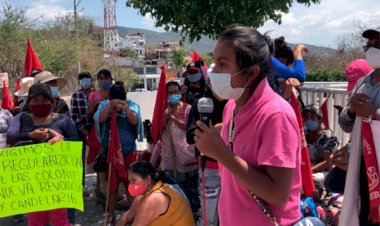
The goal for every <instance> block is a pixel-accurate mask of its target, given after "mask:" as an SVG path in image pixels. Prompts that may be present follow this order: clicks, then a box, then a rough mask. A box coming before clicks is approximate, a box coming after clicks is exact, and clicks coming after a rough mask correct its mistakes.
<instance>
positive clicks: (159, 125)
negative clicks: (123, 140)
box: [152, 66, 168, 143]
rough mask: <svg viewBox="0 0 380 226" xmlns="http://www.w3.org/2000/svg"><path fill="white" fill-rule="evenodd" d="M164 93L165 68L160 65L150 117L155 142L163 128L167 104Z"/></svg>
mask: <svg viewBox="0 0 380 226" xmlns="http://www.w3.org/2000/svg"><path fill="white" fill-rule="evenodd" d="M167 98H168V97H167V93H166V68H165V66H161V76H160V82H159V83H158V90H157V97H156V103H155V105H154V113H153V119H152V138H153V141H154V142H155V143H156V142H157V141H158V140H159V139H160V134H161V132H162V130H163V129H164V122H163V118H164V112H165V108H166V104H167V102H168V101H167Z"/></svg>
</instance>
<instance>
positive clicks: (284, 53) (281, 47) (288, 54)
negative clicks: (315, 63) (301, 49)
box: [274, 36, 294, 65]
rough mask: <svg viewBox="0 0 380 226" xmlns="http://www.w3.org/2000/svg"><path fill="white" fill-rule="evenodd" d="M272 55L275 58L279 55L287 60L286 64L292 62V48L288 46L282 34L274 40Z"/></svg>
mask: <svg viewBox="0 0 380 226" xmlns="http://www.w3.org/2000/svg"><path fill="white" fill-rule="evenodd" d="M274 57H276V58H277V59H278V58H280V57H282V58H285V59H286V60H287V63H286V65H289V64H292V63H293V62H294V54H293V50H292V49H291V48H290V47H288V44H287V43H286V42H285V38H284V36H281V37H279V38H276V39H275V40H274Z"/></svg>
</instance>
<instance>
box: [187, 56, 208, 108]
mask: <svg viewBox="0 0 380 226" xmlns="http://www.w3.org/2000/svg"><path fill="white" fill-rule="evenodd" d="M202 66H203V61H197V62H195V63H194V62H192V63H189V64H188V65H187V67H186V79H185V82H184V85H185V86H184V87H185V88H187V95H186V101H187V103H188V104H190V105H193V104H194V102H195V101H196V100H198V99H199V98H201V97H204V96H205V95H206V93H211V90H210V89H209V88H208V86H207V84H206V80H205V78H204V77H203V76H202V70H201V67H202Z"/></svg>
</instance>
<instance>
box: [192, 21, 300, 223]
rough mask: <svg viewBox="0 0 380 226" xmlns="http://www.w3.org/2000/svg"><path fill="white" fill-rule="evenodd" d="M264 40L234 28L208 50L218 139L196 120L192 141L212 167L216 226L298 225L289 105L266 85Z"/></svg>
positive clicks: (296, 161) (296, 155)
mask: <svg viewBox="0 0 380 226" xmlns="http://www.w3.org/2000/svg"><path fill="white" fill-rule="evenodd" d="M267 40H268V37H266V36H264V35H262V34H260V33H259V32H258V31H256V30H254V29H252V28H249V27H243V26H234V27H231V28H229V29H227V30H226V31H224V32H223V34H222V35H221V36H220V38H219V40H218V43H217V45H216V47H215V50H214V61H215V67H214V69H213V71H212V73H210V74H209V78H210V81H211V86H212V89H213V92H214V93H215V94H216V95H217V96H219V97H220V98H221V99H229V102H228V103H227V105H226V106H225V108H224V114H223V128H222V130H221V133H220V134H219V133H218V132H217V130H216V129H215V128H213V127H211V124H210V125H208V126H207V125H205V124H203V123H202V122H200V121H198V122H197V125H198V127H199V129H197V130H196V131H195V141H196V146H197V147H198V149H199V150H200V151H201V152H202V153H203V154H204V155H207V156H209V157H211V158H214V159H216V160H217V161H218V162H219V166H220V168H219V173H220V177H221V184H222V186H221V187H222V190H221V194H220V199H219V207H218V209H219V210H218V211H219V216H220V225H221V226H228V225H236V226H245V225H260V226H273V225H275V222H274V221H276V222H277V223H278V224H280V225H282V226H288V225H292V224H294V223H296V222H297V221H298V220H300V218H301V213H300V206H299V199H300V190H301V172H300V163H301V154H300V153H301V152H300V137H299V130H298V124H297V120H296V116H295V113H294V111H293V109H292V108H291V106H290V105H289V104H288V103H287V102H286V101H285V100H284V99H283V98H282V97H280V96H279V95H277V94H276V93H275V92H274V91H273V90H272V89H271V87H270V86H269V85H268V81H267V79H266V76H267V75H268V74H269V72H270V68H271V54H270V52H269V47H268V43H267ZM252 194H254V195H255V196H256V198H257V199H256V198H254V197H253V195H252ZM260 201H262V202H263V203H264V204H265V206H266V207H267V209H269V211H270V212H271V213H272V214H271V215H272V216H273V218H272V219H270V218H269V217H268V216H267V215H265V214H264V211H263V209H262V208H260V206H259V204H258V202H260Z"/></svg>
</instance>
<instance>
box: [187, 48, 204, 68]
mask: <svg viewBox="0 0 380 226" xmlns="http://www.w3.org/2000/svg"><path fill="white" fill-rule="evenodd" d="M197 60H203V59H202V57H201V56H200V55H199V54H198V53H197V51H195V50H194V51H193V55H192V56H191V62H195V61H197ZM203 62H204V65H203V67H205V68H206V70H207V63H206V61H204V60H203Z"/></svg>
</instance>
